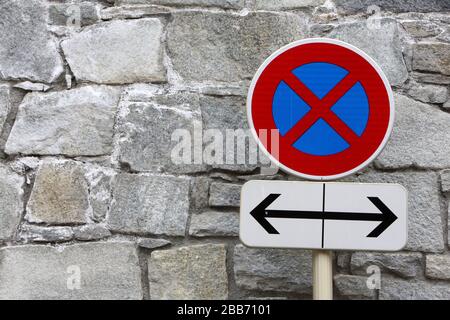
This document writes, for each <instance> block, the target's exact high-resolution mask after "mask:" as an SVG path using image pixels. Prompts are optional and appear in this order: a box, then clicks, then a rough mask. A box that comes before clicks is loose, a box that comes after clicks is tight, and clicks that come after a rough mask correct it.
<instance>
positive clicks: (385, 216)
mask: <svg viewBox="0 0 450 320" xmlns="http://www.w3.org/2000/svg"><path fill="white" fill-rule="evenodd" d="M279 196H280V194H278V193H271V194H269V195H268V196H267V197H266V198H265V199H264V200H263V201H261V203H259V204H258V205H257V206H256V207H255V208H254V209H253V210H252V211H250V214H251V215H252V216H253V218H255V220H256V221H257V222H258V223H259V224H260V225H261V227H263V228H264V230H266V231H267V233H269V234H279V232H278V231H277V230H276V229H275V228H274V227H273V226H272V225H271V224H270V222H269V221H267V218H284V219H325V220H356V221H381V223H380V224H379V225H378V226H377V227H376V228H375V229H373V230H372V232H370V233H369V234H368V235H367V237H369V238H376V237H378V236H379V235H380V234H381V233H383V232H384V231H385V230H386V229H387V228H388V227H389V226H390V225H391V224H392V223H393V222H394V221H395V220H397V216H396V215H395V214H394V213H393V212H392V211H391V210H390V209H389V208H388V207H387V206H386V205H385V204H384V203H383V201H381V200H380V198H378V197H367V199H369V201H370V202H372V204H373V205H374V206H375V207H377V209H378V210H380V212H381V213H364V212H335V211H300V210H268V209H267V207H268V206H270V204H272V202H274V201H275V200H276V199H277V198H278V197H279Z"/></svg>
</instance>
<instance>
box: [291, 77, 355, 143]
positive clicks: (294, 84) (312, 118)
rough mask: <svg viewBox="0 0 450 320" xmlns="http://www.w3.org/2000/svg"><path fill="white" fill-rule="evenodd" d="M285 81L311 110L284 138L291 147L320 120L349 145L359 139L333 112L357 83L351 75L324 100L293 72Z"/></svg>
mask: <svg viewBox="0 0 450 320" xmlns="http://www.w3.org/2000/svg"><path fill="white" fill-rule="evenodd" d="M283 80H284V82H285V83H286V84H287V85H288V86H289V87H290V88H291V89H292V90H293V91H294V92H295V93H296V94H297V95H298V96H299V97H301V98H302V99H303V101H305V102H306V103H307V104H308V105H309V107H310V108H311V110H310V111H309V112H308V113H307V114H306V115H305V116H304V117H303V118H302V119H300V121H298V122H297V123H296V124H295V125H294V126H293V127H292V128H291V129H290V130H289V131H288V132H287V133H286V135H285V136H284V137H283V139H285V140H286V142H287V143H289V145H292V144H293V143H294V142H295V141H297V140H298V138H300V137H301V136H302V135H303V134H304V133H305V132H306V131H307V130H308V129H309V128H310V127H311V126H312V125H313V124H314V123H315V122H316V121H317V120H319V119H323V120H324V121H326V122H327V123H328V124H329V125H330V126H331V127H332V128H333V129H334V130H335V131H336V132H337V133H338V134H339V135H340V136H341V137H342V138H343V139H344V140H345V141H347V143H348V144H349V145H352V144H353V143H354V142H356V140H357V139H358V136H357V135H356V133H355V132H353V130H352V129H350V128H349V127H348V126H347V124H346V123H345V122H344V121H342V120H341V119H340V118H339V117H338V116H337V115H336V114H335V113H334V112H333V111H332V110H331V107H332V106H333V105H334V104H335V103H336V102H337V101H338V100H339V99H340V98H342V96H344V95H345V93H346V92H347V91H348V90H350V89H351V88H352V87H353V86H354V85H355V83H356V82H357V80H356V79H355V78H353V76H352V74H351V73H349V74H347V76H345V78H344V79H342V80H341V81H340V82H339V83H338V84H337V85H336V86H335V87H333V89H331V91H330V92H328V93H327V95H326V96H325V97H323V98H322V99H319V98H318V97H317V96H316V95H315V94H314V93H313V92H312V91H311V90H310V89H309V88H308V87H307V86H306V85H305V84H304V83H303V82H301V81H300V79H298V78H297V77H296V76H294V74H292V73H291V72H289V73H287V75H286V77H285V78H284V79H283Z"/></svg>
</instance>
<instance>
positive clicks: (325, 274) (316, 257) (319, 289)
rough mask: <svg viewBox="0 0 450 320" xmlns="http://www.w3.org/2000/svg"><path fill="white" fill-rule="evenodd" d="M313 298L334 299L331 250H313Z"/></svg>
mask: <svg viewBox="0 0 450 320" xmlns="http://www.w3.org/2000/svg"><path fill="white" fill-rule="evenodd" d="M313 299H314V300H333V258H332V252H331V251H328V250H314V251H313Z"/></svg>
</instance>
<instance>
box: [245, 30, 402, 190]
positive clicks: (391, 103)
mask: <svg viewBox="0 0 450 320" xmlns="http://www.w3.org/2000/svg"><path fill="white" fill-rule="evenodd" d="M307 43H331V44H336V45H340V46H343V47H345V48H347V49H350V50H352V51H354V52H355V53H357V54H359V55H360V56H362V57H363V58H365V59H366V60H367V61H368V62H369V63H370V64H371V65H372V67H374V68H375V70H376V71H377V72H378V74H379V75H380V77H381V79H382V80H383V84H384V86H385V88H386V91H387V93H388V96H389V107H390V119H389V125H388V129H387V131H386V134H385V135H384V138H383V141H382V142H381V144H380V146H379V147H378V149H377V150H376V151H375V152H374V153H373V154H372V156H370V157H369V158H368V159H367V160H366V161H364V162H363V163H361V164H360V165H359V166H357V167H355V168H353V169H351V170H349V171H346V172H343V173H340V174H335V175H331V176H314V175H309V174H305V173H301V172H297V171H295V170H293V169H290V168H288V167H287V166H285V165H284V164H282V163H280V162H279V161H278V160H277V159H276V158H275V157H273V156H272V155H271V154H270V152H268V151H267V149H266V148H265V147H264V145H263V144H262V142H261V141H260V140H259V137H258V134H257V132H256V130H255V127H254V125H253V119H252V96H253V91H254V89H255V85H256V82H257V81H258V79H259V77H260V75H261V74H262V73H263V71H264V70H265V68H266V67H267V66H268V65H269V63H271V62H272V60H274V59H275V58H277V57H278V56H279V55H280V54H282V53H283V52H285V51H287V50H289V49H291V48H293V47H297V46H299V45H303V44H307ZM394 118H395V106H394V96H393V93H392V89H391V86H390V84H389V81H388V79H387V77H386V75H385V74H384V72H383V70H381V68H380V66H379V65H378V64H377V63H376V62H375V61H374V60H373V59H372V58H371V57H369V56H368V55H367V54H366V53H365V52H364V51H362V50H360V49H358V48H357V47H355V46H353V45H351V44H348V43H346V42H343V41H340V40H335V39H329V38H309V39H304V40H298V41H294V42H292V43H290V44H288V45H285V46H284V47H281V48H280V49H278V50H277V51H275V52H274V53H272V54H271V55H270V56H269V57H268V58H267V59H266V60H265V61H264V62H263V64H262V65H261V66H260V67H259V68H258V70H257V71H256V74H255V76H254V77H253V79H252V82H251V83H250V87H249V90H248V94H247V119H248V123H249V127H250V129H251V132H252V135H253V138H254V139H256V141H257V142H258V146H259V148H260V149H262V150H263V152H264V154H265V155H266V156H268V157H269V159H270V160H271V161H272V162H274V163H275V164H277V165H278V166H279V167H280V168H281V169H282V170H283V171H285V172H288V173H290V174H293V175H295V176H297V177H301V178H305V179H309V180H320V181H324V180H334V179H338V178H342V177H345V176H348V175H350V174H352V173H355V172H357V171H359V170H361V169H363V168H364V167H366V166H367V165H368V164H369V163H371V162H372V161H373V160H374V159H375V158H376V157H377V156H378V155H379V154H380V152H381V151H382V150H383V148H384V147H385V145H386V143H387V140H388V139H389V136H390V135H391V132H392V127H393V125H394Z"/></svg>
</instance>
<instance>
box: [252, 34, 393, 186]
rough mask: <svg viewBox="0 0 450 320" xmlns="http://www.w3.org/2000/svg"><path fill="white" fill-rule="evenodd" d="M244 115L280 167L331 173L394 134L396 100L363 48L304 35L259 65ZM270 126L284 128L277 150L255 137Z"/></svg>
mask: <svg viewBox="0 0 450 320" xmlns="http://www.w3.org/2000/svg"><path fill="white" fill-rule="evenodd" d="M247 116H248V121H249V124H250V128H251V129H252V132H253V135H254V136H255V138H256V139H257V141H258V143H259V145H260V147H261V148H263V150H265V151H266V153H267V155H268V156H269V157H270V158H271V159H272V161H274V162H275V163H277V164H278V165H279V166H280V167H281V168H282V169H283V170H285V171H287V172H289V173H292V174H294V175H297V176H300V177H303V178H308V179H314V180H330V179H336V178H339V177H343V176H346V175H349V174H351V173H353V172H355V171H357V170H360V169H361V168H363V167H364V166H366V165H368V164H369V163H370V162H371V161H372V160H373V159H375V157H376V156H377V155H378V154H379V153H380V151H381V150H382V149H383V147H384V145H385V144H386V142H387V139H388V138H389V135H390V133H391V130H392V125H393V120H394V104H393V96H392V91H391V88H390V85H389V83H388V80H387V78H386V76H385V75H384V73H383V72H382V70H381V68H380V67H379V66H378V65H377V64H376V63H375V62H374V61H373V60H372V59H371V58H370V57H369V56H368V55H366V54H365V53H364V52H362V51H361V50H359V49H358V48H356V47H354V46H352V45H349V44H347V43H345V42H342V41H338V40H332V39H307V40H301V41H296V42H293V43H291V44H289V45H287V46H285V47H283V48H281V49H279V50H278V51H276V52H275V53H273V54H272V55H271V56H270V57H269V58H268V59H267V60H266V61H265V62H264V63H263V64H262V65H261V67H260V68H259V69H258V71H257V72H256V75H255V77H254V78H253V81H252V83H251V85H250V89H249V93H248V98H247ZM262 130H263V131H262ZM268 130H269V132H270V130H278V132H279V145H278V147H277V150H275V149H274V148H275V146H274V143H270V142H262V141H261V140H260V139H259V137H258V134H260V133H261V132H265V134H264V135H265V136H266V133H267V131H268ZM262 140H265V139H262Z"/></svg>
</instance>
